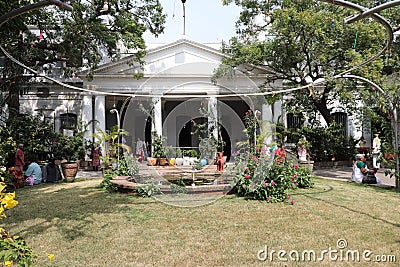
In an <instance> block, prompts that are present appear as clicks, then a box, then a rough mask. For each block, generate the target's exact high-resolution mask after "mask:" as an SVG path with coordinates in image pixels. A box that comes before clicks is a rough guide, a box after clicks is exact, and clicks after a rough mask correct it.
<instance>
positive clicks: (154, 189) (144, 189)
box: [136, 181, 162, 197]
mask: <svg viewBox="0 0 400 267" xmlns="http://www.w3.org/2000/svg"><path fill="white" fill-rule="evenodd" d="M136 193H137V195H138V196H141V197H152V196H155V195H161V194H162V192H161V189H160V187H159V186H158V185H156V184H155V182H154V181H147V182H146V183H145V184H144V185H141V186H138V187H137V188H136Z"/></svg>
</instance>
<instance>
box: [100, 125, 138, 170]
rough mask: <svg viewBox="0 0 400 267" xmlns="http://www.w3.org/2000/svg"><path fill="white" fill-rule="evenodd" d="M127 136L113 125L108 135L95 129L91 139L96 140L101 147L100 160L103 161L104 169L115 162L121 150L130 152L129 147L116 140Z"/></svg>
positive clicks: (125, 132)
mask: <svg viewBox="0 0 400 267" xmlns="http://www.w3.org/2000/svg"><path fill="white" fill-rule="evenodd" d="M127 134H128V132H127V131H125V130H123V129H121V128H119V127H118V125H115V126H114V127H113V128H112V130H111V132H110V133H108V132H107V131H103V130H100V129H97V131H96V133H94V134H93V137H94V138H96V140H97V142H99V143H100V144H101V147H102V149H101V151H102V152H103V155H102V156H101V157H100V158H101V159H102V161H103V164H104V168H106V169H108V168H110V166H111V165H112V163H113V162H115V161H116V160H117V158H118V154H119V153H122V149H125V150H126V151H128V152H129V151H130V149H131V148H130V147H129V146H127V145H125V144H122V143H120V142H118V138H119V137H120V136H121V135H127ZM121 148H122V149H121Z"/></svg>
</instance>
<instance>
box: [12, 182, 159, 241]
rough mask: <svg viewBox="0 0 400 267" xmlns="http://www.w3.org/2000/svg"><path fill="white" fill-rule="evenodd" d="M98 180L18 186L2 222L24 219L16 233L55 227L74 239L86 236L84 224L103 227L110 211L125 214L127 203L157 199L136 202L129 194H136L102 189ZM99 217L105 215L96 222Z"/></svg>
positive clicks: (26, 233) (21, 233) (127, 211)
mask: <svg viewBox="0 0 400 267" xmlns="http://www.w3.org/2000/svg"><path fill="white" fill-rule="evenodd" d="M99 183H100V180H99V182H98V184H99ZM98 184H95V183H92V184H90V185H87V184H84V183H81V182H75V183H70V184H69V185H67V184H43V185H38V186H33V187H24V188H21V189H18V190H17V192H16V199H17V200H18V201H19V204H18V205H17V206H16V207H15V208H14V209H12V210H10V211H9V212H8V217H7V218H6V219H5V220H4V223H6V225H10V224H16V225H19V224H21V223H23V222H26V225H29V227H28V226H27V227H24V228H23V229H20V230H19V232H18V233H15V232H14V234H17V235H22V236H27V235H38V234H41V233H44V232H46V231H48V230H50V228H56V229H57V231H58V232H59V233H60V234H61V235H62V236H63V237H64V238H66V239H67V240H74V239H76V238H77V237H82V236H87V235H88V234H87V233H88V232H89V231H86V230H87V227H94V226H93V225H97V226H98V227H106V226H107V225H108V224H109V223H110V222H109V221H110V220H109V218H110V216H111V217H112V215H113V214H119V215H120V214H121V213H122V214H128V213H129V211H130V208H128V207H127V206H126V205H129V204H132V203H134V204H155V203H156V202H157V201H151V199H149V201H141V202H136V201H134V199H132V198H135V199H136V198H137V197H133V196H130V195H126V194H118V193H108V192H105V191H102V190H101V188H100V187H99V185H98ZM146 200H147V199H146ZM157 203H158V202H157ZM99 217H100V218H101V217H107V218H108V219H105V220H103V221H100V222H99V221H98V218H99ZM53 230H54V229H53Z"/></svg>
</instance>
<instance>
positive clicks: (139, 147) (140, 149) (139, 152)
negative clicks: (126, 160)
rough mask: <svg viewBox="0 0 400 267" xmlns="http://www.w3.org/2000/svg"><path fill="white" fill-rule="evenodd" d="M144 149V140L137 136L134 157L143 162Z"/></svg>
mask: <svg viewBox="0 0 400 267" xmlns="http://www.w3.org/2000/svg"><path fill="white" fill-rule="evenodd" d="M144 151H145V143H144V141H142V140H140V138H138V139H137V142H136V158H137V159H139V158H140V160H141V162H144Z"/></svg>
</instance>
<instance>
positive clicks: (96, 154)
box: [92, 146, 102, 171]
mask: <svg viewBox="0 0 400 267" xmlns="http://www.w3.org/2000/svg"><path fill="white" fill-rule="evenodd" d="M100 156H102V154H101V148H100V147H99V146H98V147H96V148H95V149H94V150H93V151H92V166H93V170H94V171H98V170H99V167H100V165H101V162H100Z"/></svg>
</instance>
